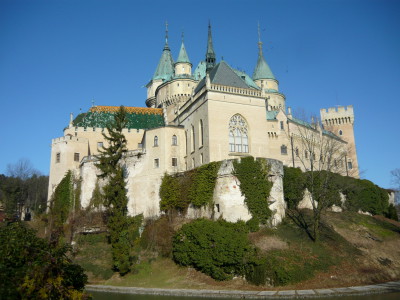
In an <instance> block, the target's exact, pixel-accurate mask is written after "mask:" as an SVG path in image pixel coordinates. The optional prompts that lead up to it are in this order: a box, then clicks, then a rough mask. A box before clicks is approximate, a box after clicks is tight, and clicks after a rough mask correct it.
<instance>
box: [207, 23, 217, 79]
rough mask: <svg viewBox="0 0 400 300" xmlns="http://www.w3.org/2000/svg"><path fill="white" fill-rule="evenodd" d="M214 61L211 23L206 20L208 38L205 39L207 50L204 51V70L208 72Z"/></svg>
mask: <svg viewBox="0 0 400 300" xmlns="http://www.w3.org/2000/svg"><path fill="white" fill-rule="evenodd" d="M215 63H216V59H215V52H214V47H213V43H212V35H211V23H210V22H208V40H207V52H206V72H209V71H210V70H211V69H212V68H214V66H215Z"/></svg>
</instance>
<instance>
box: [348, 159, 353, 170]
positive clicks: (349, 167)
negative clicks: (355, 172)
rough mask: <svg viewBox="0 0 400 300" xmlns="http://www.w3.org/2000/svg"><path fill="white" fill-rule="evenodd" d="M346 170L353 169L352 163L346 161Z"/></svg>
mask: <svg viewBox="0 0 400 300" xmlns="http://www.w3.org/2000/svg"><path fill="white" fill-rule="evenodd" d="M347 168H348V169H349V170H351V169H353V163H352V162H351V161H348V162H347Z"/></svg>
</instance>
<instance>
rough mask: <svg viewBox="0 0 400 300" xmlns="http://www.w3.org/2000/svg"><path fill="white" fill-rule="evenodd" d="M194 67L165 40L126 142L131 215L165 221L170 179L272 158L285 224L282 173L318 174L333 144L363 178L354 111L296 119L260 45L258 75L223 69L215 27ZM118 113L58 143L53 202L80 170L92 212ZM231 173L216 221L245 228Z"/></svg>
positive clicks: (95, 112) (131, 113)
mask: <svg viewBox="0 0 400 300" xmlns="http://www.w3.org/2000/svg"><path fill="white" fill-rule="evenodd" d="M192 67H193V65H192V63H191V61H190V59H189V56H188V53H187V51H186V49H185V45H184V42H183V40H182V44H181V48H180V51H179V55H178V57H177V60H176V61H174V59H173V57H172V53H171V50H170V48H169V45H168V31H166V39H165V45H164V48H163V51H162V54H161V58H160V60H159V63H158V65H157V68H156V71H155V73H154V75H153V77H152V79H151V80H150V81H149V82H148V83H147V85H146V87H147V99H146V101H145V103H146V106H147V107H129V106H128V107H126V110H127V113H128V125H127V128H125V129H124V130H123V133H124V134H125V136H126V138H127V141H128V149H129V152H128V154H127V155H126V158H125V166H126V168H127V170H128V173H127V174H128V178H127V193H128V198H129V204H128V210H129V213H130V214H132V215H136V214H139V213H143V214H144V215H145V217H146V216H156V215H159V214H160V210H159V201H160V199H159V195H158V191H159V186H160V183H161V178H162V176H163V174H164V173H165V172H168V173H176V172H182V171H185V170H190V169H193V168H196V167H198V166H201V165H203V164H207V163H209V162H212V161H224V160H229V159H237V158H240V157H243V156H248V155H251V156H253V157H263V158H269V159H270V162H271V164H272V165H273V166H274V167H273V168H272V172H273V174H271V180H272V181H273V182H274V188H273V192H272V195H271V197H273V198H274V199H275V200H273V201H271V206H272V208H273V209H274V210H275V212H277V215H279V216H278V217H277V218H276V220H275V223H276V222H279V220H280V219H281V218H282V217H283V215H284V209H285V204H284V201H283V191H282V188H281V183H282V175H283V174H282V165H286V166H293V167H300V168H302V169H303V170H310V168H311V169H313V168H312V166H313V165H314V164H313V162H319V163H320V164H321V161H323V159H324V158H323V154H324V153H323V151H324V150H323V149H322V145H323V144H332V143H333V142H334V143H335V145H339V146H338V149H339V150H338V151H335V153H332V155H330V157H329V161H333V160H334V165H335V167H337V168H336V169H337V170H336V172H339V173H342V174H343V175H349V176H354V177H358V163H357V155H356V148H355V140H354V131H353V125H354V113H353V107H352V106H347V107H337V108H329V109H321V112H320V113H321V122H316V121H315V120H312V121H311V122H306V121H304V120H300V119H297V118H295V117H294V116H292V113H291V109H290V108H286V104H285V101H286V99H285V96H284V94H282V93H281V92H280V91H279V82H278V80H277V79H276V78H275V76H274V74H273V73H272V71H271V69H270V67H269V65H268V64H267V62H266V60H265V58H264V54H263V49H262V42H261V41H260V40H259V41H258V59H257V62H256V65H255V69H254V73H253V75H252V76H249V75H248V74H246V73H245V72H242V71H239V70H235V69H234V68H232V67H231V66H230V65H229V64H228V63H227V62H226V61H223V60H222V61H220V62H217V61H216V54H215V51H214V46H213V39H212V32H211V25H210V24H209V26H208V39H207V48H206V55H205V60H204V61H201V62H200V63H199V64H198V65H197V67H196V68H195V69H194V71H193V70H192ZM117 110H118V107H114V106H92V107H91V108H90V109H89V111H88V112H86V113H81V114H79V115H78V116H77V117H76V118H75V119H74V118H73V116H72V114H71V118H70V122H69V125H68V126H67V127H66V128H65V129H64V136H62V137H59V138H56V139H53V140H52V147H51V160H50V161H51V162H50V182H49V193H48V194H49V201H50V198H51V195H52V193H53V191H54V189H55V187H56V186H57V184H58V183H59V182H60V181H61V179H62V178H63V176H64V174H65V173H66V171H67V170H73V171H74V174H75V176H76V177H77V178H81V180H82V185H81V196H80V197H81V199H80V203H81V205H82V206H83V207H87V206H88V205H89V202H90V199H91V196H92V192H93V190H94V188H95V185H96V183H97V182H98V179H97V176H96V174H98V170H97V168H96V166H95V163H96V160H97V158H96V155H98V154H99V149H101V148H102V147H103V145H105V143H106V141H105V140H104V138H103V136H102V133H103V132H104V130H105V127H106V124H107V122H109V121H110V120H112V119H113V113H114V112H115V111H117ZM316 137H317V138H316ZM315 164H316V163H315ZM231 168H232V167H231V164H229V161H228V162H226V163H225V164H223V170H220V173H219V175H220V178H219V179H218V180H219V181H217V187H216V192H215V193H216V194H217V195H215V196H214V198H215V203H217V205H218V206H217V207H218V211H217V212H216V213H217V216H218V214H219V215H220V216H223V217H224V218H226V219H228V220H231V221H235V219H242V220H246V219H249V218H250V216H249V214H248V211H247V209H246V207H245V204H244V203H243V197H242V196H241V194H240V192H238V191H236V190H235V189H234V188H236V185H235V184H236V181H235V177H234V175H233V174H232V172H231V171H232V170H231ZM322 168H324V167H322ZM325 169H326V168H325ZM222 175H224V176H222ZM228 175H229V176H228ZM224 178H225V179H224ZM224 187H225V188H224ZM218 189H219V192H218ZM224 189H225V190H224ZM219 202H220V203H219ZM274 206H275V207H274ZM203 213H204V212H203ZM189 214H190V212H189Z"/></svg>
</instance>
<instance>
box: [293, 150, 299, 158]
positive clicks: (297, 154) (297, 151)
mask: <svg viewBox="0 0 400 300" xmlns="http://www.w3.org/2000/svg"><path fill="white" fill-rule="evenodd" d="M294 151H295V152H296V156H299V148H296V150H294Z"/></svg>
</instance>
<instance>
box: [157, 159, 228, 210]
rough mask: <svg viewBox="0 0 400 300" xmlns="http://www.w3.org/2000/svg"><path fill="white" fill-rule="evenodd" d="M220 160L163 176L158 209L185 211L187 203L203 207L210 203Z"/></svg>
mask: <svg viewBox="0 0 400 300" xmlns="http://www.w3.org/2000/svg"><path fill="white" fill-rule="evenodd" d="M220 165H221V163H220V162H211V163H209V164H206V165H203V166H201V167H199V168H196V169H194V170H190V171H187V172H184V173H183V174H177V175H168V174H167V173H166V174H164V177H163V179H162V182H161V186H160V192H159V195H160V198H161V201H160V209H161V210H162V211H165V212H171V211H174V210H175V211H180V212H183V211H185V210H186V209H187V208H188V206H189V204H192V205H193V206H195V207H198V208H199V207H204V206H207V205H211V204H212V200H213V194H214V187H215V182H216V179H217V176H218V170H219V167H220Z"/></svg>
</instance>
